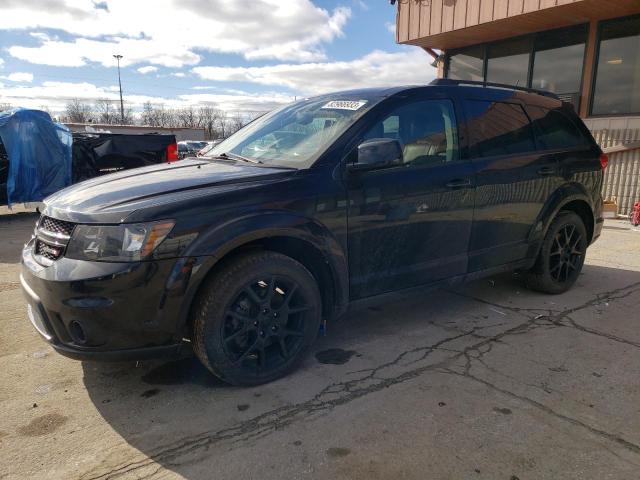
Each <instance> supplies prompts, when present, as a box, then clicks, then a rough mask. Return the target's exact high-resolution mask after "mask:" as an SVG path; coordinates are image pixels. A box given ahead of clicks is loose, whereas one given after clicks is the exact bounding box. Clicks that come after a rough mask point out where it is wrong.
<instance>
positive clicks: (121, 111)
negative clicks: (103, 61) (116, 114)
mask: <svg viewBox="0 0 640 480" xmlns="http://www.w3.org/2000/svg"><path fill="white" fill-rule="evenodd" d="M113 58H115V59H116V60H117V62H118V86H119V87H120V124H121V125H124V103H123V102H122V81H120V59H121V58H122V55H114V56H113Z"/></svg>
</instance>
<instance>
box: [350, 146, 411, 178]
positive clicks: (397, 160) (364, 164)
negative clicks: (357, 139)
mask: <svg viewBox="0 0 640 480" xmlns="http://www.w3.org/2000/svg"><path fill="white" fill-rule="evenodd" d="M401 163H402V147H401V146H400V142H398V141H397V140H394V139H392V138H372V139H370V140H366V141H364V142H362V143H361V144H360V145H358V161H357V163H353V164H350V165H349V166H348V168H349V170H351V171H363V170H374V169H377V168H384V167H391V166H393V165H400V164H401Z"/></svg>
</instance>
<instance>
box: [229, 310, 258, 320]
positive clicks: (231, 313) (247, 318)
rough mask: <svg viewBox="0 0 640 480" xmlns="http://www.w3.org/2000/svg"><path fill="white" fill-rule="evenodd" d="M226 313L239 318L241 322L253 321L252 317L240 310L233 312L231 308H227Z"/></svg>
mask: <svg viewBox="0 0 640 480" xmlns="http://www.w3.org/2000/svg"><path fill="white" fill-rule="evenodd" d="M227 315H229V316H230V317H232V318H235V319H236V320H240V321H241V322H245V323H248V322H253V319H252V318H250V317H247V316H246V315H243V314H242V313H240V312H235V311H233V310H227Z"/></svg>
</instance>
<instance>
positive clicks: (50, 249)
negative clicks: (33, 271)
mask: <svg viewBox="0 0 640 480" xmlns="http://www.w3.org/2000/svg"><path fill="white" fill-rule="evenodd" d="M75 225H76V224H75V223H73V222H66V221H64V220H58V219H56V218H52V217H47V216H44V215H43V216H42V217H40V220H39V221H38V224H37V226H36V232H35V234H36V243H35V249H34V253H35V255H36V256H39V257H42V258H44V259H47V260H49V261H55V260H58V259H59V258H60V257H61V256H62V254H63V253H64V250H65V248H66V246H67V244H68V243H69V240H70V239H71V234H72V233H73V229H74V227H75Z"/></svg>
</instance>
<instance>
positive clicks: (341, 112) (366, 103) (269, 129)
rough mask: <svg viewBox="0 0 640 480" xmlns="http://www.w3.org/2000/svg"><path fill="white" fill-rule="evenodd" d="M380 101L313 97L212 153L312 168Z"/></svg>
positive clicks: (256, 124) (254, 124) (211, 155)
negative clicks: (315, 162) (319, 157)
mask: <svg viewBox="0 0 640 480" xmlns="http://www.w3.org/2000/svg"><path fill="white" fill-rule="evenodd" d="M376 100H378V99H377V98H376V99H375V100H372V99H356V100H354V99H342V98H338V97H334V99H332V98H329V97H326V96H325V97H322V98H312V99H308V100H303V101H300V102H296V103H293V104H290V105H287V106H285V107H282V108H280V109H278V110H275V111H273V112H271V113H268V114H266V115H264V116H262V117H260V118H258V119H256V120H254V121H253V122H251V123H250V124H248V125H247V126H245V127H244V128H242V129H241V130H239V131H238V132H237V133H235V134H234V135H232V136H231V137H229V138H228V139H226V140H225V141H223V142H222V143H220V144H219V145H216V146H215V147H214V148H212V149H211V150H209V151H208V152H207V153H206V154H205V156H204V158H215V157H217V156H219V155H223V154H229V156H230V157H231V156H233V155H236V156H240V157H244V158H246V159H248V160H249V161H253V162H255V163H264V164H265V165H274V166H283V167H292V168H308V167H310V166H311V164H313V162H314V161H315V160H316V159H317V158H318V156H319V155H320V154H321V153H322V152H324V151H325V150H326V148H327V147H329V146H330V145H331V144H332V143H333V142H334V141H335V140H336V139H337V138H338V137H339V136H340V135H341V134H342V133H343V132H344V131H345V130H346V129H347V128H349V127H350V126H351V125H353V123H354V122H355V121H356V120H357V119H358V118H360V117H361V116H362V115H363V113H364V112H366V111H367V110H369V109H370V108H371V107H372V106H373V104H375V103H376Z"/></svg>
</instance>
